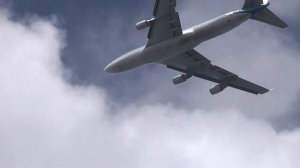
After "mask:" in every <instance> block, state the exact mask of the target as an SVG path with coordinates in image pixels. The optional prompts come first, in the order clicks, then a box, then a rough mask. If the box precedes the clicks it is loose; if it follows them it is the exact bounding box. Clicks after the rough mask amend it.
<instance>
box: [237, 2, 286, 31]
mask: <svg viewBox="0 0 300 168" xmlns="http://www.w3.org/2000/svg"><path fill="white" fill-rule="evenodd" d="M269 4H270V3H269V2H268V1H266V0H245V3H244V6H243V10H249V9H254V11H256V12H254V13H253V15H252V17H251V19H253V20H257V21H260V22H264V23H267V24H270V25H273V26H277V27H281V28H286V27H288V25H287V24H286V23H285V22H284V21H282V20H281V19H280V18H279V17H278V16H276V15H275V14H274V13H273V12H272V11H271V10H269V9H268V8H267V7H268V6H269ZM255 9H257V10H255Z"/></svg>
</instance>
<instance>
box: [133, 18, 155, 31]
mask: <svg viewBox="0 0 300 168" xmlns="http://www.w3.org/2000/svg"><path fill="white" fill-rule="evenodd" d="M154 20H155V19H154V18H153V19H150V20H143V21H140V22H138V23H137V24H136V29H137V30H143V29H146V28H147V27H149V26H150V25H151V24H152V22H154Z"/></svg>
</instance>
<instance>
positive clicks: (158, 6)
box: [147, 0, 182, 46]
mask: <svg viewBox="0 0 300 168" xmlns="http://www.w3.org/2000/svg"><path fill="white" fill-rule="evenodd" d="M175 7H176V0H156V2H155V7H154V11H153V15H154V18H155V20H154V22H153V23H152V24H151V25H150V29H149V33H148V39H149V41H148V44H147V46H151V45H153V44H156V43H159V42H162V41H165V40H168V39H171V38H173V37H176V36H180V35H182V28H181V23H180V19H179V14H178V12H176V10H175Z"/></svg>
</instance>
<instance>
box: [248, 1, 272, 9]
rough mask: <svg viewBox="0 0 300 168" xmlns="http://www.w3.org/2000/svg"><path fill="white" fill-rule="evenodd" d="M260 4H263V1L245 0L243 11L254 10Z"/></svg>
mask: <svg viewBox="0 0 300 168" xmlns="http://www.w3.org/2000/svg"><path fill="white" fill-rule="evenodd" d="M267 3H268V2H267ZM262 4H264V1H263V0H245V3H244V6H243V9H249V8H255V7H258V6H259V5H262Z"/></svg>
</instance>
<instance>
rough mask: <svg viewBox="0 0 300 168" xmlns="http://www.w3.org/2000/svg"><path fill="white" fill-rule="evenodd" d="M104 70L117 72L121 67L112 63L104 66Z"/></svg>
mask: <svg viewBox="0 0 300 168" xmlns="http://www.w3.org/2000/svg"><path fill="white" fill-rule="evenodd" d="M104 71H105V72H108V73H117V72H120V69H119V67H118V66H117V65H116V64H114V63H111V64H109V65H107V66H106V67H105V68H104Z"/></svg>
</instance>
